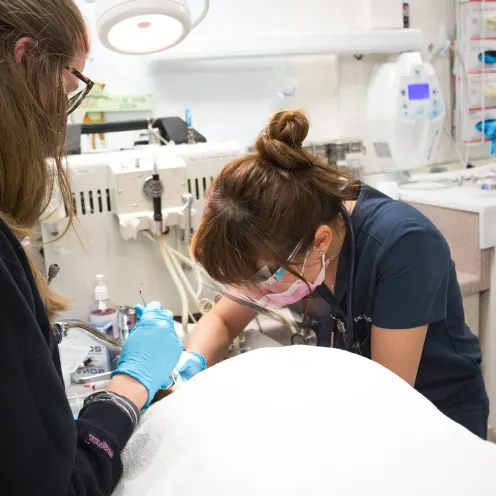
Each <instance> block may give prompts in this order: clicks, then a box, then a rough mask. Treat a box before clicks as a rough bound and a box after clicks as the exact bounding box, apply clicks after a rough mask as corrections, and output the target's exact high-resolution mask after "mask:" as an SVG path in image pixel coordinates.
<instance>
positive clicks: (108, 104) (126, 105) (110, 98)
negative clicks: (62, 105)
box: [78, 92, 153, 112]
mask: <svg viewBox="0 0 496 496" xmlns="http://www.w3.org/2000/svg"><path fill="white" fill-rule="evenodd" d="M78 110H85V111H86V112H150V111H152V110H153V100H152V96H151V95H106V94H101V93H100V94H98V93H96V94H93V92H91V93H90V94H89V95H88V96H87V97H86V98H85V99H84V100H83V102H82V103H81V107H80V109H78Z"/></svg>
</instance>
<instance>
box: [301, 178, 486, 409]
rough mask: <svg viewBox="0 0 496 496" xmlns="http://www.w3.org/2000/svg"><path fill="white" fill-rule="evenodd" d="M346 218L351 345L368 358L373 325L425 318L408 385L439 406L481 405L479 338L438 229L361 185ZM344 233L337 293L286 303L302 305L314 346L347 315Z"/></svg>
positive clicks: (416, 323) (397, 325) (340, 342)
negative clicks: (348, 226)
mask: <svg viewBox="0 0 496 496" xmlns="http://www.w3.org/2000/svg"><path fill="white" fill-rule="evenodd" d="M351 224H352V228H353V235H354V237H355V244H356V255H355V278H354V288H353V320H354V334H355V343H354V346H353V352H355V353H360V354H362V355H363V356H365V357H368V358H370V357H371V353H370V335H371V328H372V325H375V326H378V327H382V328H386V329H410V328H414V327H420V326H423V325H426V324H428V325H429V326H428V330H427V336H426V340H425V344H424V349H423V352H422V357H421V361H420V365H419V369H418V374H417V379H416V382H415V389H417V390H418V391H419V392H420V393H421V394H422V395H424V396H426V397H427V398H428V399H429V400H430V401H432V402H433V403H434V404H435V405H436V406H437V407H438V408H439V409H440V410H442V411H445V412H446V411H449V410H451V409H459V408H462V409H472V408H484V407H486V408H487V406H488V398H487V394H486V390H485V386H484V381H483V379H482V373H481V361H482V354H481V350H480V346H479V341H478V339H477V337H476V336H475V335H474V334H473V333H472V332H471V331H470V329H469V328H468V326H467V325H466V324H465V316H464V311H463V304H462V296H461V293H460V286H459V284H458V280H457V276H456V271H455V264H454V262H453V260H452V259H451V255H450V250H449V247H448V244H447V242H446V240H445V239H444V237H443V236H442V234H441V233H440V232H439V231H438V229H437V228H436V227H435V226H434V225H433V224H432V222H431V221H430V220H429V219H427V218H426V217H425V216H424V215H422V214H421V213H420V212H419V211H418V210H416V209H415V208H413V207H412V206H410V205H408V204H406V203H403V202H399V201H394V200H392V199H391V198H389V197H387V196H385V195H383V194H382V193H380V192H378V191H376V190H375V189H373V188H371V187H368V186H362V188H361V191H360V194H359V196H358V198H357V203H356V206H355V209H354V211H353V213H352V216H351ZM349 235H350V233H349V231H348V235H347V238H346V240H345V243H344V246H343V249H342V252H341V255H340V258H339V264H338V270H337V277H336V286H335V295H336V296H335V297H334V296H333V295H332V293H331V292H330V291H329V289H328V288H327V287H326V286H324V285H322V286H320V287H319V288H317V289H316V291H315V292H314V293H313V294H312V297H311V299H310V302H307V301H305V300H304V301H301V302H299V303H298V304H297V305H296V306H295V307H292V310H296V311H297V312H300V313H303V311H304V310H303V308H305V309H306V310H307V311H308V315H309V317H310V319H309V320H311V321H312V328H313V330H314V331H316V333H317V337H318V345H319V346H330V345H331V334H332V330H335V329H336V327H337V326H336V325H335V322H336V320H335V319H336V318H337V319H339V320H341V321H343V322H345V320H346V316H347V311H346V300H347V299H346V291H347V279H348V275H349V268H350V255H351V254H350V246H349ZM338 303H339V304H338ZM391 332H394V331H391ZM335 336H336V341H335V343H334V345H335V346H336V347H337V348H344V339H343V333H342V332H341V333H339V332H338V333H336V334H335Z"/></svg>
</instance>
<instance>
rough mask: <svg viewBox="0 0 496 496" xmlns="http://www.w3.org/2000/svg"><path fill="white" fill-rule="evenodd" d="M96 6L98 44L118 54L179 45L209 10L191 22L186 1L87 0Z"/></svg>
mask: <svg viewBox="0 0 496 496" xmlns="http://www.w3.org/2000/svg"><path fill="white" fill-rule="evenodd" d="M86 1H87V2H88V3H94V4H95V13H96V28H97V32H98V38H99V39H100V41H101V43H102V44H103V45H104V46H106V47H107V48H109V49H110V50H113V51H115V52H119V53H125V54H135V55H142V54H149V53H156V52H161V51H163V50H167V49H168V48H171V47H173V46H174V45H177V44H178V43H180V42H181V41H182V40H184V38H186V36H188V34H189V33H190V32H191V30H192V29H193V28H195V27H196V26H198V24H200V22H202V21H203V19H204V18H205V16H206V15H207V13H208V9H209V7H210V0H204V8H203V12H202V13H201V14H200V16H199V17H198V19H197V20H196V21H194V22H193V21H192V20H191V13H190V11H189V8H188V2H187V0H86Z"/></svg>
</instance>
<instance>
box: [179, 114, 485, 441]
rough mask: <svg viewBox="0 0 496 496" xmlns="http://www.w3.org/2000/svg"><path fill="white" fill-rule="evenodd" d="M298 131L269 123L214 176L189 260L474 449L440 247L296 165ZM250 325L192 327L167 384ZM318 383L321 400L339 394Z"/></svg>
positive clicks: (468, 352)
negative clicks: (370, 373) (405, 388)
mask: <svg viewBox="0 0 496 496" xmlns="http://www.w3.org/2000/svg"><path fill="white" fill-rule="evenodd" d="M308 129H309V123H308V120H307V119H306V117H305V116H304V115H303V114H302V113H301V112H297V111H287V112H280V113H278V114H276V115H275V116H274V118H273V120H272V121H271V122H270V124H269V125H268V126H267V127H266V129H265V130H264V131H263V132H262V133H261V134H260V136H259V138H258V140H257V143H256V151H255V153H253V154H251V155H247V156H244V157H240V158H238V159H236V160H234V161H233V162H231V163H230V164H228V165H227V166H226V167H225V168H224V170H223V171H222V172H221V173H220V175H219V176H218V177H217V179H216V180H215V182H214V184H213V185H212V188H211V190H210V191H209V193H208V196H207V199H206V202H205V209H204V212H203V217H202V221H201V224H200V226H199V227H198V229H197V231H196V233H195V236H194V239H193V255H194V256H195V258H196V260H197V261H198V262H200V263H201V264H202V265H203V267H204V269H205V270H206V271H207V272H208V274H209V275H210V276H211V277H212V278H213V279H214V280H216V281H218V282H220V283H222V284H225V285H228V286H230V287H231V288H234V289H231V291H235V292H236V293H238V294H241V296H242V297H243V298H245V299H248V301H251V302H256V303H258V304H261V305H267V306H270V307H283V306H289V307H290V308H291V309H292V310H296V311H297V312H298V313H302V314H303V315H305V316H306V317H308V319H307V320H308V321H309V322H310V323H311V324H310V325H311V326H312V328H313V331H314V333H315V335H313V337H314V338H316V342H317V344H318V345H319V346H327V347H337V348H341V349H345V350H346V351H349V352H353V353H356V354H359V355H362V356H364V357H366V358H369V359H372V360H374V361H375V362H378V363H380V364H381V365H383V366H384V367H386V368H388V369H389V370H391V371H392V372H394V373H395V374H397V375H398V376H400V377H401V378H402V379H404V380H405V381H406V382H407V383H408V384H410V385H411V386H412V387H414V388H415V389H416V390H417V391H419V392H420V393H421V394H422V395H424V396H425V397H426V398H428V399H429V400H430V401H431V402H432V403H433V404H434V405H435V406H436V407H437V408H438V409H439V410H441V411H442V412H443V413H445V414H446V415H447V416H448V417H450V418H451V419H453V420H455V421H456V422H458V423H459V424H461V425H463V426H465V427H466V428H467V429H469V430H470V431H472V432H473V433H474V434H476V435H477V436H480V437H482V438H486V436H487V423H488V414H489V401H488V397H487V394H486V389H485V385H484V380H483V377H482V372H481V360H482V356H481V350H480V346H479V341H478V339H477V337H476V336H475V335H474V334H473V333H472V332H471V331H470V329H469V328H468V327H467V325H466V324H465V319H464V313H463V304H462V297H461V294H460V287H459V284H458V281H457V275H456V271H455V266H454V263H453V261H452V259H451V255H450V250H449V247H448V244H447V243H446V240H445V239H444V238H443V236H442V235H441V233H440V232H439V231H438V230H437V229H436V227H435V226H434V225H433V224H432V223H431V222H430V221H429V220H428V219H427V218H426V217H424V216H423V215H422V214H421V213H420V212H419V211H417V210H415V209H414V208H413V207H411V206H410V205H407V204H406V203H402V202H398V201H393V200H392V199H391V198H388V197H387V196H385V195H383V194H381V193H380V192H379V191H376V190H374V189H373V188H370V187H368V186H366V185H362V184H360V183H358V184H357V183H354V182H351V181H349V180H348V179H347V178H346V177H344V176H342V175H341V173H340V172H339V171H338V170H337V169H336V168H334V167H331V166H329V165H328V164H326V163H323V162H322V161H320V160H319V159H318V158H317V157H315V156H313V155H311V154H310V153H308V152H307V151H306V150H305V149H304V148H303V147H302V143H303V141H304V140H305V139H306V136H307V133H308ZM228 296H229V295H228ZM253 317H254V312H253V310H250V309H249V308H246V307H244V306H242V305H240V304H238V303H236V302H234V301H231V299H229V298H226V297H224V298H223V299H222V300H221V301H219V303H218V304H217V305H216V307H214V309H213V310H212V311H211V312H209V313H208V314H207V315H205V316H204V317H203V318H202V319H201V321H200V322H199V323H198V325H197V326H196V329H195V331H194V333H193V334H192V336H191V338H190V341H189V342H188V345H187V350H188V352H189V354H186V355H185V356H184V357H183V360H182V363H181V367H180V370H182V369H183V368H187V370H188V372H189V374H190V375H193V374H194V373H197V372H199V371H201V370H202V369H203V363H204V360H205V359H206V362H207V364H210V365H212V364H214V363H216V362H217V361H219V360H220V359H222V358H223V356H225V353H226V352H227V349H228V346H229V343H230V341H231V340H232V339H234V338H235V337H236V335H238V334H240V333H241V332H242V330H243V329H244V328H245V326H246V325H247V324H248V323H249V322H250V320H251V319H253ZM296 337H298V338H300V336H299V335H296ZM300 343H301V339H300ZM327 379H328V381H329V388H332V387H333V383H334V382H335V381H339V380H341V379H340V377H328V378H327Z"/></svg>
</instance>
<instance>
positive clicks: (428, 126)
mask: <svg viewBox="0 0 496 496" xmlns="http://www.w3.org/2000/svg"><path fill="white" fill-rule="evenodd" d="M445 116H446V110H445V106H444V101H443V95H442V92H441V87H440V84H439V80H438V78H437V76H436V73H435V71H434V68H433V67H432V65H431V64H430V63H428V62H423V61H422V57H421V55H420V54H419V53H415V52H412V53H403V54H401V55H399V56H396V57H395V58H393V59H391V60H390V61H388V62H387V63H385V64H383V65H381V66H380V67H379V68H378V69H377V71H376V72H375V74H373V76H372V79H371V82H370V85H369V88H368V94H367V102H366V110H365V121H366V123H367V127H366V133H367V136H366V140H365V142H366V146H367V150H368V153H369V154H371V155H372V156H373V157H374V163H376V164H377V165H378V166H379V167H380V169H381V171H382V172H386V173H391V172H396V171H410V170H414V169H418V168H421V167H425V166H427V165H429V164H430V163H431V162H433V161H434V159H435V157H436V152H437V149H438V146H439V140H440V138H441V134H442V130H443V125H444V119H445Z"/></svg>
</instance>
